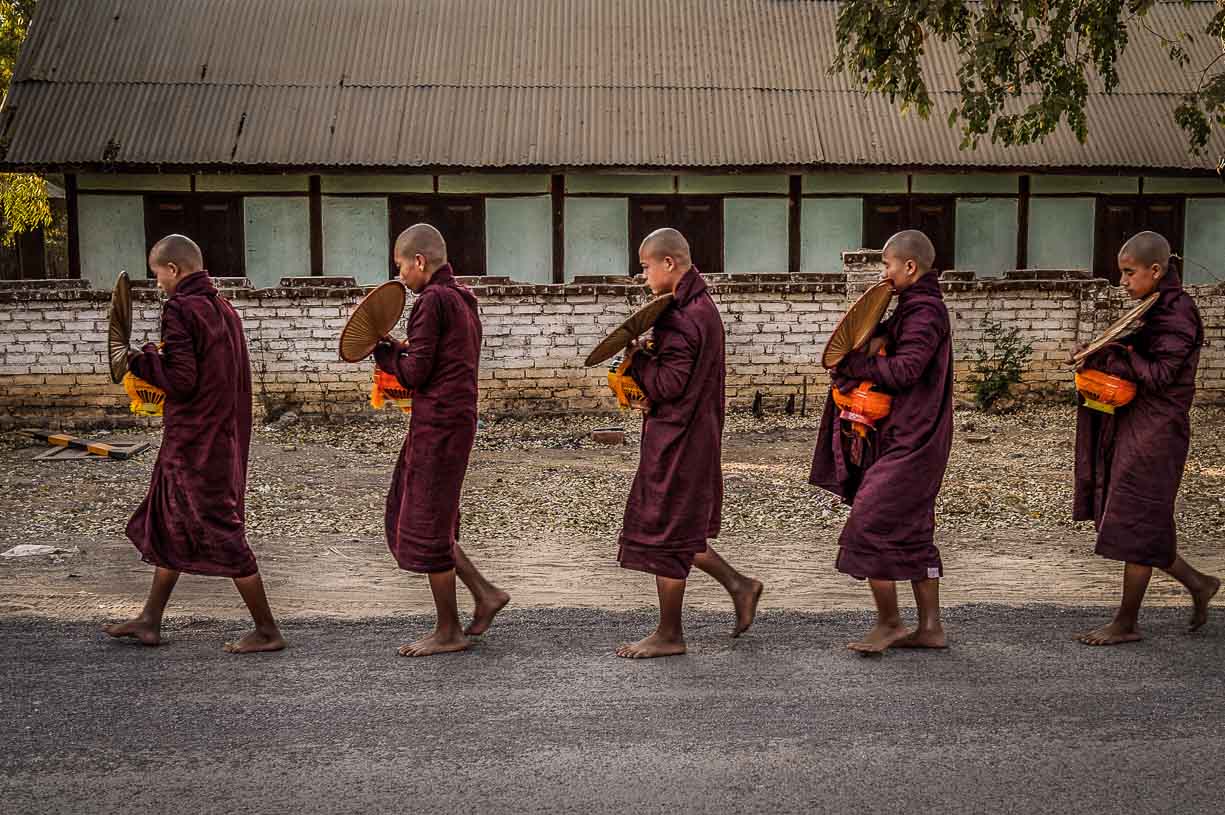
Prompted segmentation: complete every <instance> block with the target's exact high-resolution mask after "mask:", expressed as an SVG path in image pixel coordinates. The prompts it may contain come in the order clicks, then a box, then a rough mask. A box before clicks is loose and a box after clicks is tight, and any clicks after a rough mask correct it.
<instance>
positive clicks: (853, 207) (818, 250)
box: [800, 198, 863, 274]
mask: <svg viewBox="0 0 1225 815" xmlns="http://www.w3.org/2000/svg"><path fill="white" fill-rule="evenodd" d="M861 243H863V199H862V198H804V199H802V200H801V202H800V271H801V272H803V273H804V274H834V273H837V272H839V271H841V269H842V253H843V252H849V251H851V250H852V249H855V248H856V247H858V246H859V245H860V244H861Z"/></svg>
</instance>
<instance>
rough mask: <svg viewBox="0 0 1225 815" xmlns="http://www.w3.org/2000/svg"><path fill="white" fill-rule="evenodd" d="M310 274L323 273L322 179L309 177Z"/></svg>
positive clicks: (317, 275)
mask: <svg viewBox="0 0 1225 815" xmlns="http://www.w3.org/2000/svg"><path fill="white" fill-rule="evenodd" d="M310 219H311V227H310V228H311V275H312V276H314V277H319V276H321V275H322V274H323V181H322V179H321V178H320V177H319V176H317V175H312V176H311V177H310Z"/></svg>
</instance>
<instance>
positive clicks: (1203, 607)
mask: <svg viewBox="0 0 1225 815" xmlns="http://www.w3.org/2000/svg"><path fill="white" fill-rule="evenodd" d="M1220 590H1221V581H1220V578H1216V577H1210V578H1208V585H1206V586H1204V588H1202V589H1200V590H1199V591H1196V592H1192V593H1191V598H1192V599H1193V600H1194V601H1195V610H1194V611H1193V612H1191V626H1190V628H1188V629H1187V630H1188V631H1198V630H1199V629H1200V628H1202V627H1203V625H1204V623H1206V622H1208V602H1209V601H1210V600H1212V598H1213V597H1216V593H1217V592H1218V591H1220Z"/></svg>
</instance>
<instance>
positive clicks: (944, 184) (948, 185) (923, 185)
mask: <svg viewBox="0 0 1225 815" xmlns="http://www.w3.org/2000/svg"><path fill="white" fill-rule="evenodd" d="M1020 185H1021V177H1020V176H1019V175H994V174H991V173H968V174H965V175H959V174H952V175H940V174H919V173H916V174H915V175H913V176H911V177H910V191H911V192H914V193H920V194H933V195H934V194H942V195H943V194H957V193H965V194H980V195H981V194H983V193H1002V194H1004V195H1016V194H1017V193H1018V192H1019V191H1020Z"/></svg>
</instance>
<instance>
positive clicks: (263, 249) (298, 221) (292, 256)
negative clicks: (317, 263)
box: [243, 196, 311, 288]
mask: <svg viewBox="0 0 1225 815" xmlns="http://www.w3.org/2000/svg"><path fill="white" fill-rule="evenodd" d="M243 219H244V223H243V230H244V238H245V243H246V268H247V279H248V280H250V281H251V283H252V284H253V285H255V286H258V287H261V288H262V287H268V286H275V285H276V284H277V282H278V281H279V280H280V279H281V278H282V277H284V276H285V275H287V274H290V275H294V276H297V275H309V274H310V269H311V252H310V247H311V245H310V234H311V231H310V202H309V201H307V199H306V198H304V197H302V196H297V197H294V198H288V197H271V196H247V197H246V198H244V199H243Z"/></svg>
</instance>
